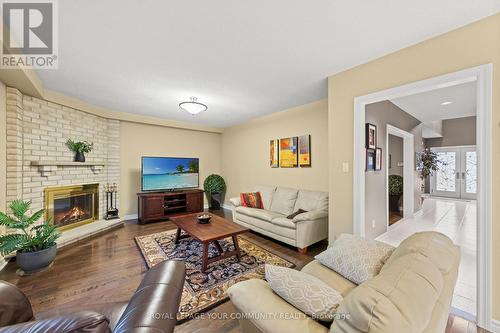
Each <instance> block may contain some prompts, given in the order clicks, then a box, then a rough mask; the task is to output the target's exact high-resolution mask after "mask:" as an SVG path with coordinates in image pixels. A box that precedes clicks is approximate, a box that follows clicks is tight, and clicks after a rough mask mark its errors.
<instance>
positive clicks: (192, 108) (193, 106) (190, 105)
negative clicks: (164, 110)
mask: <svg viewBox="0 0 500 333" xmlns="http://www.w3.org/2000/svg"><path fill="white" fill-rule="evenodd" d="M189 99H190V101H189V102H182V103H179V107H180V108H181V109H182V110H184V111H186V112H189V113H191V114H192V115H196V114H198V113H200V112H203V111H206V110H207V109H208V106H206V105H205V104H202V103H200V102H197V100H198V99H197V98H196V97H190V98H189Z"/></svg>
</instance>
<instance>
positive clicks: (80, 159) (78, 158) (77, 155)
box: [75, 151, 85, 162]
mask: <svg viewBox="0 0 500 333" xmlns="http://www.w3.org/2000/svg"><path fill="white" fill-rule="evenodd" d="M75 162H85V155H84V154H83V153H81V152H78V151H77V152H76V153H75Z"/></svg>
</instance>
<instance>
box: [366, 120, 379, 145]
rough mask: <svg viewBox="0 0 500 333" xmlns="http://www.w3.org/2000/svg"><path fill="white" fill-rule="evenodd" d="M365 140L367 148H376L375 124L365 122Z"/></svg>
mask: <svg viewBox="0 0 500 333" xmlns="http://www.w3.org/2000/svg"><path fill="white" fill-rule="evenodd" d="M365 140H366V144H365V147H366V148H367V149H375V148H377V126H375V125H373V124H370V123H366V124H365Z"/></svg>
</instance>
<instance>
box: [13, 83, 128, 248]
mask: <svg viewBox="0 0 500 333" xmlns="http://www.w3.org/2000/svg"><path fill="white" fill-rule="evenodd" d="M68 138H71V139H76V140H87V141H89V142H93V143H94V149H93V151H92V152H91V153H88V154H86V157H87V164H81V165H72V163H67V162H72V161H73V155H74V154H73V152H71V151H70V150H69V149H68V148H67V147H66V145H65V142H66V140H67V139H68ZM91 183H98V184H99V192H100V193H99V220H98V221H95V222H92V223H90V224H88V225H87V226H82V227H77V228H74V229H71V230H70V231H65V232H63V236H62V237H61V240H60V241H59V244H60V245H65V244H69V243H71V242H73V241H76V240H78V239H81V238H84V237H86V236H88V235H90V234H94V233H97V232H99V231H102V230H105V229H108V228H110V227H112V226H114V225H116V224H117V223H121V221H117V220H113V221H105V220H102V218H103V216H104V213H105V209H106V207H105V195H104V185H106V183H116V184H118V186H119V184H120V122H119V121H118V120H112V119H106V118H102V117H99V116H96V115H92V114H89V113H86V112H83V111H80V110H77V109H73V108H69V107H66V106H63V105H59V104H54V103H51V102H47V101H44V100H41V99H38V98H35V97H31V96H27V95H23V94H22V93H21V92H20V91H19V90H17V89H14V88H10V87H8V88H7V196H6V201H7V206H8V205H9V204H10V203H11V202H12V201H13V200H15V199H18V198H21V199H24V200H30V201H31V202H32V210H37V209H41V208H44V207H43V206H44V189H45V188H47V187H54V186H64V185H80V184H91ZM117 202H119V198H118V199H117ZM118 208H119V207H118Z"/></svg>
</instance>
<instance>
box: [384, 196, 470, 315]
mask: <svg viewBox="0 0 500 333" xmlns="http://www.w3.org/2000/svg"><path fill="white" fill-rule="evenodd" d="M430 230H435V231H439V232H441V233H443V234H445V235H447V236H448V237H450V238H451V239H452V240H453V242H454V243H455V244H457V245H458V246H460V249H461V255H462V256H461V261H460V268H459V273H458V280H457V284H456V286H455V292H454V295H453V301H452V306H453V308H455V309H456V310H459V311H457V312H458V313H459V314H460V313H461V312H465V313H464V316H466V317H469V318H473V317H475V316H476V202H475V201H459V200H449V199H438V198H427V199H425V201H424V204H423V207H422V210H421V211H420V212H418V213H417V214H415V216H414V217H413V218H409V219H405V220H402V221H399V222H397V223H396V224H395V225H393V227H391V229H390V230H389V231H388V232H386V233H385V234H382V235H381V236H379V237H378V238H377V240H379V241H382V242H385V243H388V244H391V245H393V246H397V245H399V243H401V241H403V240H404V239H405V238H407V237H408V236H410V235H412V234H414V233H416V232H419V231H430Z"/></svg>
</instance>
